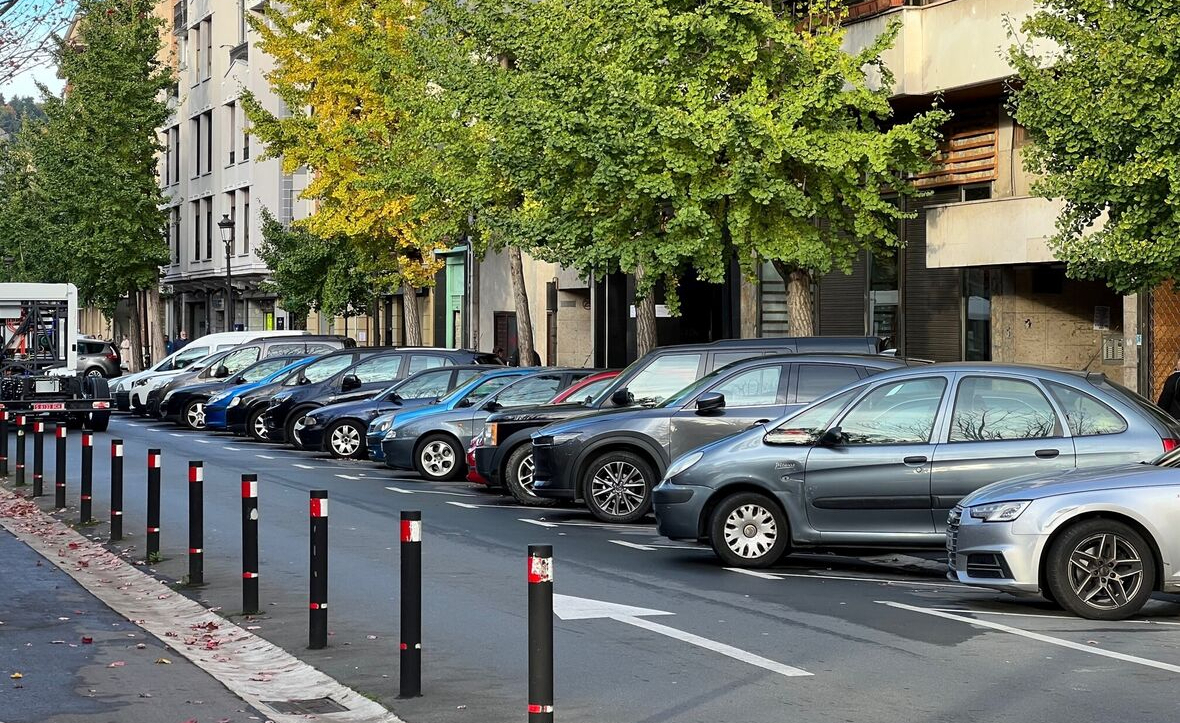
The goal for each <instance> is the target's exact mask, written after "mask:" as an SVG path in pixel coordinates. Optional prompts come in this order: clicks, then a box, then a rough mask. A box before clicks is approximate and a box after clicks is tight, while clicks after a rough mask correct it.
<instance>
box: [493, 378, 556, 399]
mask: <svg viewBox="0 0 1180 723" xmlns="http://www.w3.org/2000/svg"><path fill="white" fill-rule="evenodd" d="M560 387H561V377H559V376H556V375H553V376H550V375H546V376H543V377H530V378H528V379H522V380H520V381H519V382H517V383H516V384H513V385H512V386H511V387H509V388H508V389H505V390H504V391H503V393H501V394H500V395H499V396H498V397H496V401H497V402H499V403H500V404H502V405H503V406H505V407H520V406H525V405H530V404H542V403H544V402H546V401H548V400H549V399H551V398H553V395H554V394H557V390H558V389H559V388H560Z"/></svg>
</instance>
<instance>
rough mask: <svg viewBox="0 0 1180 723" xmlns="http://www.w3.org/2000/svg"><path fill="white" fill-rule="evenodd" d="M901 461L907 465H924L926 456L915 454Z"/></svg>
mask: <svg viewBox="0 0 1180 723" xmlns="http://www.w3.org/2000/svg"><path fill="white" fill-rule="evenodd" d="M901 461H902V462H905V463H906V464H909V465H914V466H917V465H922V464H926V456H925V455H921V454H915V455H911V456H909V457H906V458H904V459H902V460H901Z"/></svg>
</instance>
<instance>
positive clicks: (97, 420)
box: [83, 376, 111, 432]
mask: <svg viewBox="0 0 1180 723" xmlns="http://www.w3.org/2000/svg"><path fill="white" fill-rule="evenodd" d="M83 396H86V397H89V398H90V399H110V398H111V386H110V384H108V383H107V380H106V377H101V376H98V377H86V381H85V386H84V387H83ZM83 424H84V425H85V426H86V427H89V428H90V429H91V430H92V431H94V432H105V431H107V427H109V426H110V424H111V412H110V410H107V411H105V412H90V413H89V414H88V415H86V417H85V419H84V421H83Z"/></svg>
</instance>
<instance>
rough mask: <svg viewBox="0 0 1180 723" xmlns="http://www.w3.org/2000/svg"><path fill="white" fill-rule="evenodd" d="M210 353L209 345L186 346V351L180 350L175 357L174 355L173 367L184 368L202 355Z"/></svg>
mask: <svg viewBox="0 0 1180 723" xmlns="http://www.w3.org/2000/svg"><path fill="white" fill-rule="evenodd" d="M208 355H209V347H207V346H198V347H189V346H186V347H185V348H184V351H182V352H180V353H179V354H177V355H176V356H175V357H173V360H172V368H173V369H184V368H185V367H187V366H189V365H190V364H192V363H193V362H195V361H196V360H198V359H200V358H201V357H204V356H208Z"/></svg>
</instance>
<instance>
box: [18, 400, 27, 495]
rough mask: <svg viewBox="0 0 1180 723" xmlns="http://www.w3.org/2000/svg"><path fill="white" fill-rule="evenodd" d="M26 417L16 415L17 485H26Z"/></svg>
mask: <svg viewBox="0 0 1180 723" xmlns="http://www.w3.org/2000/svg"><path fill="white" fill-rule="evenodd" d="M25 420H26V417H25V415H23V414H18V415H16V486H17V487H24V486H25V437H26V434H25V425H26V421H25Z"/></svg>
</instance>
